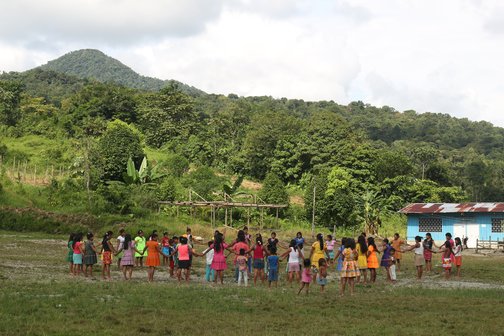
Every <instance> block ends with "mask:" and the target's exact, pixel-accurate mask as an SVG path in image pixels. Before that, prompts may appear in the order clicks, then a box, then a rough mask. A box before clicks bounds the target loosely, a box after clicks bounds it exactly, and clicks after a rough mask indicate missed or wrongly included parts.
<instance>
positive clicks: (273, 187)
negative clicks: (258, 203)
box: [258, 172, 289, 204]
mask: <svg viewBox="0 0 504 336" xmlns="http://www.w3.org/2000/svg"><path fill="white" fill-rule="evenodd" d="M258 196H259V197H260V198H261V199H262V200H263V201H264V202H266V203H268V204H289V194H288V193H287V190H286V189H285V185H284V184H283V182H282V180H280V178H279V177H278V176H277V175H276V174H275V173H271V172H270V173H268V174H267V175H266V178H265V179H264V181H263V186H262V188H261V190H260V191H259V194H258Z"/></svg>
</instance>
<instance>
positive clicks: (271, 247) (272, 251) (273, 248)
mask: <svg viewBox="0 0 504 336" xmlns="http://www.w3.org/2000/svg"><path fill="white" fill-rule="evenodd" d="M268 250H269V251H270V253H271V254H276V253H277V248H276V247H275V246H270V247H269V248H268Z"/></svg>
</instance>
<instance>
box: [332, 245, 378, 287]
mask: <svg viewBox="0 0 504 336" xmlns="http://www.w3.org/2000/svg"><path fill="white" fill-rule="evenodd" d="M358 258H359V254H358V253H357V250H356V246H355V240H354V239H352V238H347V240H346V241H345V249H344V250H343V267H342V268H341V287H340V296H343V294H344V293H345V287H346V284H347V283H348V285H349V286H348V287H349V288H350V295H353V293H354V286H355V282H354V280H355V278H356V277H357V276H358V275H360V271H359V266H358V264H357V259H358ZM376 263H378V261H376Z"/></svg>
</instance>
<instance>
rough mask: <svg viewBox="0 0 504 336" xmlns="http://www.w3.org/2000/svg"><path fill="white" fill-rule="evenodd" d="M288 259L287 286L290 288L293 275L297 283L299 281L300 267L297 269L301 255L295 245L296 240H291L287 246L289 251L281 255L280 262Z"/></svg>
mask: <svg viewBox="0 0 504 336" xmlns="http://www.w3.org/2000/svg"><path fill="white" fill-rule="evenodd" d="M287 257H289V262H288V272H289V277H288V280H289V284H290V286H291V287H292V279H293V278H294V275H295V276H296V281H297V282H299V279H300V267H299V261H300V260H302V259H303V254H302V252H301V249H300V248H299V246H298V244H297V243H296V240H295V239H293V240H291V242H290V244H289V249H288V250H287V251H286V252H285V253H284V254H282V256H281V259H280V260H284V259H285V258H287Z"/></svg>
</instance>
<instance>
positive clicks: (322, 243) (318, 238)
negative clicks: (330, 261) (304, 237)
mask: <svg viewBox="0 0 504 336" xmlns="http://www.w3.org/2000/svg"><path fill="white" fill-rule="evenodd" d="M317 240H318V241H319V243H320V249H321V250H323V249H324V235H322V233H319V234H317Z"/></svg>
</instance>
